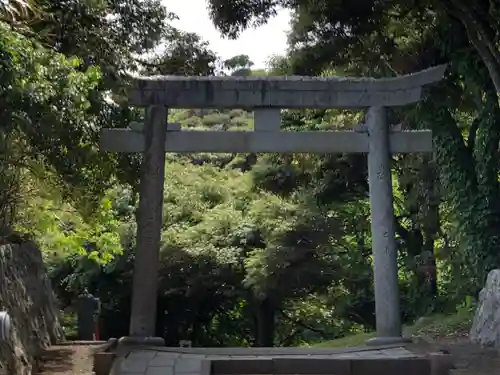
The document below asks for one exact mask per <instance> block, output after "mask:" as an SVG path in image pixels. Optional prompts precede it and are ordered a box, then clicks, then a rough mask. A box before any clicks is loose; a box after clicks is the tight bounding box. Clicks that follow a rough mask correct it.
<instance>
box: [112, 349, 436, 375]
mask: <svg viewBox="0 0 500 375" xmlns="http://www.w3.org/2000/svg"><path fill="white" fill-rule="evenodd" d="M382 372H383V373H384V375H393V374H394V375H401V374H404V375H427V374H431V369H430V362H429V360H428V358H426V357H424V356H422V355H418V354H415V353H412V352H410V351H409V350H407V349H406V348H404V347H400V346H385V347H377V348H371V347H368V348H347V349H346V348H343V349H335V348H167V347H140V348H135V349H130V351H129V352H127V353H126V354H124V355H122V356H121V357H119V358H117V359H116V360H115V362H114V364H113V368H112V370H111V375H236V374H238V375H239V374H242V375H243V374H245V375H257V374H276V375H277V374H282V375H285V374H309V375H322V374H332V375H373V374H378V373H382Z"/></svg>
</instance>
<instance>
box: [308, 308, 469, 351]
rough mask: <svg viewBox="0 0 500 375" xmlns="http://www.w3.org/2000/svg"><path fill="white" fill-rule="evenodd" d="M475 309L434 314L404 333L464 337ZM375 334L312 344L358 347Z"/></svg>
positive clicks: (428, 336) (424, 336)
mask: <svg viewBox="0 0 500 375" xmlns="http://www.w3.org/2000/svg"><path fill="white" fill-rule="evenodd" d="M473 317H474V310H473V309H472V308H460V309H459V310H458V311H457V312H456V313H454V314H434V315H430V316H427V317H423V318H420V319H418V320H417V321H416V322H415V323H414V324H413V325H411V326H406V327H404V329H403V331H404V335H405V336H411V337H421V338H423V339H426V340H438V339H442V338H450V337H464V336H466V335H467V334H468V332H469V329H470V326H471V323H472V319H473ZM374 336H375V332H369V333H357V334H354V335H349V336H345V337H342V338H339V339H335V340H329V341H323V342H320V343H315V344H312V345H311V346H312V347H316V348H322V347H323V348H324V347H333V348H338V347H346V348H349V347H356V346H364V345H365V343H366V340H368V339H370V338H372V337H374Z"/></svg>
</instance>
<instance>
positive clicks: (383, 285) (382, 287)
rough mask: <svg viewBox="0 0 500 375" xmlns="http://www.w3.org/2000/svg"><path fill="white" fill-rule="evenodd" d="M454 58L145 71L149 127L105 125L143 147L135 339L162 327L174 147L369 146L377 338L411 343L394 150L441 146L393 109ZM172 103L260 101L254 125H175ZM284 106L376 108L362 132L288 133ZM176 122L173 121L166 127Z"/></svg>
mask: <svg viewBox="0 0 500 375" xmlns="http://www.w3.org/2000/svg"><path fill="white" fill-rule="evenodd" d="M445 70H446V66H445V65H441V66H437V67H435V68H431V69H427V70H424V71H421V72H419V73H415V74H411V75H406V76H402V77H396V78H390V79H371V78H336V77H334V78H331V77H328V78H323V77H178V76H169V77H140V78H137V79H136V80H135V82H134V85H133V87H132V89H131V90H130V91H129V104H130V105H135V106H141V107H146V119H145V123H144V127H143V129H142V131H141V130H140V129H103V130H102V134H101V149H102V150H103V151H113V152H142V153H143V154H144V159H143V164H142V168H141V184H140V201H139V213H138V223H137V249H136V258H135V268H134V282H133V291H132V316H131V321H130V332H129V334H130V337H129V338H126V339H127V340H132V341H135V342H142V343H144V342H149V343H160V344H161V342H162V339H160V338H153V336H154V335H155V322H156V308H157V288H158V286H157V284H158V281H157V279H158V261H159V259H158V258H159V250H160V235H161V225H162V209H163V186H164V177H165V153H166V152H177V153H187V152H189V153H193V152H222V153H226V152H281V153H294V152H311V153H336V152H338V153H367V154H368V179H369V188H370V207H371V215H372V220H371V230H372V247H373V258H374V265H373V267H374V284H375V305H376V325H377V336H376V337H375V338H374V339H372V340H371V341H370V343H371V344H388V343H395V342H402V341H404V339H403V338H402V329H401V317H400V306H399V287H398V269H397V248H396V241H395V222H394V207H393V192H392V181H391V156H390V154H391V153H413V152H432V133H431V132H430V131H428V130H426V131H399V130H394V129H392V130H391V127H390V126H389V125H388V124H387V121H386V108H385V107H389V106H402V105H407V104H411V103H415V102H417V101H419V100H420V96H421V92H422V86H423V85H426V84H431V83H433V82H436V81H439V80H441V79H442V78H443V75H444V73H445ZM169 108H253V109H254V113H255V118H254V125H255V126H254V128H255V129H254V131H253V132H243V131H226V132H224V131H182V130H180V128H179V127H178V126H176V124H168V121H167V117H168V109H169ZM283 108H323V109H324V108H368V110H367V112H366V127H365V128H362V129H358V130H356V131H331V132H287V131H281V129H280V124H281V118H280V109H283ZM167 124H168V125H167Z"/></svg>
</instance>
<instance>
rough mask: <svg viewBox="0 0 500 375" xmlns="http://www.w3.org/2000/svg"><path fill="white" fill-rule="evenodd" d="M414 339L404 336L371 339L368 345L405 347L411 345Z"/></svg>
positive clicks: (367, 341)
mask: <svg viewBox="0 0 500 375" xmlns="http://www.w3.org/2000/svg"><path fill="white" fill-rule="evenodd" d="M411 343H412V339H410V338H407V337H402V336H394V337H391V336H389V337H377V336H375V337H372V338H371V339H368V340H366V345H368V346H384V345H397V344H401V345H405V344H411Z"/></svg>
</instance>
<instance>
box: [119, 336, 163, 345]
mask: <svg viewBox="0 0 500 375" xmlns="http://www.w3.org/2000/svg"><path fill="white" fill-rule="evenodd" d="M118 345H119V346H165V340H164V339H163V338H162V337H141V336H124V337H122V338H120V339H119V340H118Z"/></svg>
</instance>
